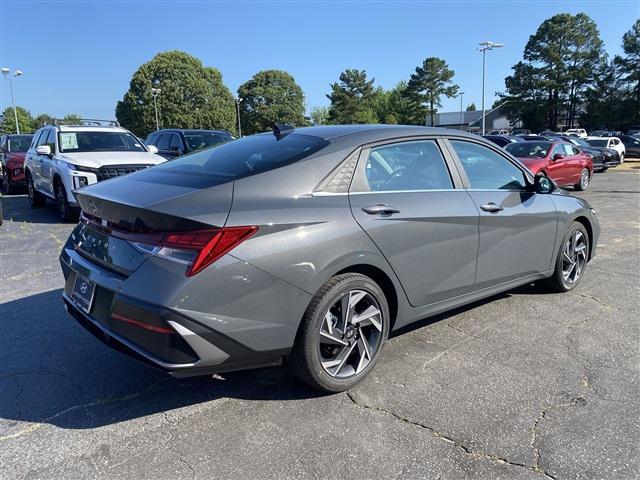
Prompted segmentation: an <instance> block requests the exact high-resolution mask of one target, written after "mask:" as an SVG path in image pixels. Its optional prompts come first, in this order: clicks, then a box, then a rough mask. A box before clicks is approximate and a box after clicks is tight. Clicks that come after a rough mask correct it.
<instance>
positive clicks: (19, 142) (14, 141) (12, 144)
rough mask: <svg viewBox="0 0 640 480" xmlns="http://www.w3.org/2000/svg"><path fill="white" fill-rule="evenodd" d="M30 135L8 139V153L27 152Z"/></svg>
mask: <svg viewBox="0 0 640 480" xmlns="http://www.w3.org/2000/svg"><path fill="white" fill-rule="evenodd" d="M31 138H32V135H15V136H13V137H8V151H10V152H26V151H27V150H29V145H30V144H31Z"/></svg>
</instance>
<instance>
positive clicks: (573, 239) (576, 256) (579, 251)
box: [562, 230, 587, 284]
mask: <svg viewBox="0 0 640 480" xmlns="http://www.w3.org/2000/svg"><path fill="white" fill-rule="evenodd" d="M586 263H587V241H586V238H585V236H584V235H583V233H582V232H581V231H579V230H576V231H574V232H573V233H572V234H571V236H569V238H567V240H566V242H565V245H564V248H563V249H562V278H563V279H564V281H565V282H566V283H567V284H573V283H576V282H577V281H578V280H579V279H580V275H582V271H583V270H584V266H585V265H586Z"/></svg>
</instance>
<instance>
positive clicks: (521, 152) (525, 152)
mask: <svg viewBox="0 0 640 480" xmlns="http://www.w3.org/2000/svg"><path fill="white" fill-rule="evenodd" d="M550 148H551V143H550V142H518V143H510V144H509V145H507V146H506V147H505V150H506V151H507V152H509V153H510V154H511V155H513V156H514V157H519V158H535V157H537V158H544V157H546V156H547V153H548V152H549V149H550Z"/></svg>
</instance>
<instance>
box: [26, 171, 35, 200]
mask: <svg viewBox="0 0 640 480" xmlns="http://www.w3.org/2000/svg"><path fill="white" fill-rule="evenodd" d="M27 194H28V195H29V202H30V203H31V205H33V204H34V203H35V198H34V197H35V191H34V188H33V180H31V177H30V176H29V177H27Z"/></svg>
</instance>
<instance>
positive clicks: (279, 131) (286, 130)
mask: <svg viewBox="0 0 640 480" xmlns="http://www.w3.org/2000/svg"><path fill="white" fill-rule="evenodd" d="M271 129H272V130H273V134H274V135H275V136H276V138H277V139H278V140H280V139H282V138H284V137H285V136H287V135H289V134H290V133H291V132H293V131H294V130H295V129H296V127H292V126H291V125H287V124H286V123H278V122H273V123H272V124H271Z"/></svg>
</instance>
